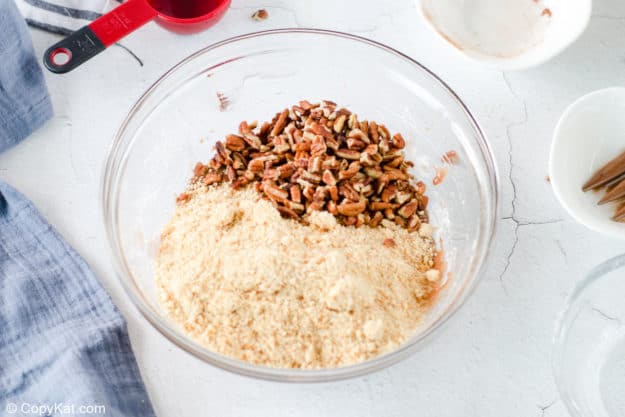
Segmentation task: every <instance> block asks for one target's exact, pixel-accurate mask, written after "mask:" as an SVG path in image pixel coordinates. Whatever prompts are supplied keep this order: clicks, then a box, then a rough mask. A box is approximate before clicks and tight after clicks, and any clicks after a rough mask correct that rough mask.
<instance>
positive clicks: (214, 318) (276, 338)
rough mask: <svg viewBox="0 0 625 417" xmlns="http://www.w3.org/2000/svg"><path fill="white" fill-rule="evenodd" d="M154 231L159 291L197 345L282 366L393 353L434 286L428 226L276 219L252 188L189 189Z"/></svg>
mask: <svg viewBox="0 0 625 417" xmlns="http://www.w3.org/2000/svg"><path fill="white" fill-rule="evenodd" d="M188 193H189V194H190V199H189V201H187V202H186V203H185V204H182V205H179V206H178V207H177V208H176V212H175V214H174V216H173V218H172V219H171V221H170V223H169V224H168V225H167V226H166V227H165V229H164V231H163V234H162V237H161V247H160V252H159V255H158V262H157V287H158V293H159V298H160V301H161V303H162V305H163V306H164V308H165V310H166V311H167V312H168V314H169V315H170V316H171V317H172V318H173V319H174V320H175V321H176V322H177V323H179V324H180V325H181V326H182V328H183V329H184V331H185V332H186V333H187V334H188V335H189V336H190V337H192V338H193V339H195V340H196V341H197V342H199V343H200V344H201V345H203V346H205V347H207V348H208V349H211V350H213V351H216V352H219V353H221V354H224V355H227V356H230V357H233V358H237V359H241V360H244V361H248V362H252V363H255V364H261V365H266V366H271V367H283V368H331V367H339V366H345V365H349V364H353V363H356V362H361V361H364V360H367V359H369V358H372V357H374V356H377V355H380V354H382V353H385V352H389V351H391V350H394V349H396V348H397V347H398V346H399V345H400V344H402V343H403V342H404V341H406V340H407V339H408V338H410V337H411V336H412V335H413V334H414V332H415V331H416V329H417V327H418V325H419V321H420V319H421V317H422V315H423V314H424V312H425V311H426V310H427V309H428V307H429V305H430V302H431V299H432V297H434V295H435V293H436V290H437V288H438V287H439V280H440V273H439V271H437V270H435V269H433V268H434V259H435V256H436V249H435V243H434V241H433V239H432V238H431V234H432V228H431V227H430V225H428V224H425V223H424V224H423V225H422V226H421V229H420V230H419V232H418V233H417V232H415V233H409V232H408V231H407V230H406V229H403V228H400V227H399V226H395V225H394V224H387V225H386V227H377V228H370V227H368V226H363V227H360V228H355V227H346V226H342V225H339V224H337V222H336V218H335V217H334V216H332V215H331V214H330V213H328V212H313V213H312V214H311V215H310V217H309V218H308V221H309V222H310V224H308V225H306V224H302V223H300V222H297V221H295V220H290V219H288V220H287V219H283V218H282V217H281V216H280V214H279V212H278V211H277V210H276V209H275V208H274V207H273V206H272V205H271V203H270V202H268V201H266V200H263V199H261V198H260V195H259V194H258V193H257V192H256V191H255V190H254V189H253V188H251V187H248V188H246V189H243V190H239V191H233V190H232V189H231V188H230V187H229V186H228V185H227V184H222V185H218V186H211V187H203V186H201V187H199V188H196V189H194V190H190V191H188Z"/></svg>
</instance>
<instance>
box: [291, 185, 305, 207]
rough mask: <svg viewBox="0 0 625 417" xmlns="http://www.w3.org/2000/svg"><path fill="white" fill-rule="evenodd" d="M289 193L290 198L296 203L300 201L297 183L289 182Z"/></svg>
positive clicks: (300, 193) (300, 195)
mask: <svg viewBox="0 0 625 417" xmlns="http://www.w3.org/2000/svg"><path fill="white" fill-rule="evenodd" d="M289 194H290V195H291V200H293V201H294V202H296V203H301V202H302V192H301V190H300V188H299V185H297V184H291V185H290V186H289Z"/></svg>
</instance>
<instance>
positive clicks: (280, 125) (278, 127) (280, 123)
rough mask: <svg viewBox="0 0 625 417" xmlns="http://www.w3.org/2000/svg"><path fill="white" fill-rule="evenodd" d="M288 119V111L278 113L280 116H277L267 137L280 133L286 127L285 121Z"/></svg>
mask: <svg viewBox="0 0 625 417" xmlns="http://www.w3.org/2000/svg"><path fill="white" fill-rule="evenodd" d="M288 117H289V110H288V109H284V110H283V111H282V113H280V115H279V116H278V120H277V121H276V124H275V125H273V129H271V132H270V133H269V136H277V135H279V134H280V133H282V130H283V129H284V127H285V126H286V121H287V118H288Z"/></svg>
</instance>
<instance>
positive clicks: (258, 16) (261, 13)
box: [252, 9, 269, 21]
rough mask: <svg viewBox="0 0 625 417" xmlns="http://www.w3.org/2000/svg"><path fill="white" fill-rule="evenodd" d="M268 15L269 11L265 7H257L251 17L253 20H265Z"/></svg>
mask: <svg viewBox="0 0 625 417" xmlns="http://www.w3.org/2000/svg"><path fill="white" fill-rule="evenodd" d="M268 17H269V12H267V10H265V9H258V10H256V11H255V12H254V13H253V14H252V19H254V20H258V21H260V20H265V19H267V18H268Z"/></svg>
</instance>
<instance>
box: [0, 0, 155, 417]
mask: <svg viewBox="0 0 625 417" xmlns="http://www.w3.org/2000/svg"><path fill="white" fill-rule="evenodd" d="M0 29H1V30H2V36H0V150H4V149H6V148H8V147H10V146H12V145H13V144H15V143H17V142H18V141H20V140H21V139H23V138H25V137H26V136H28V135H29V134H30V133H31V132H32V131H33V130H35V129H36V128H38V127H39V126H40V125H41V124H43V123H44V122H45V121H46V120H47V119H49V118H50V116H51V114H52V110H51V105H50V100H49V97H48V94H47V91H46V88H45V84H44V80H43V75H42V73H41V70H40V69H39V66H38V63H37V60H36V58H35V57H34V53H33V49H32V45H31V42H30V38H29V36H28V32H27V29H26V26H25V23H24V22H23V20H22V18H21V16H20V15H19V13H18V12H17V9H16V8H15V5H14V4H13V1H12V0H0ZM34 175H36V173H35V174H34ZM89 406H98V407H103V408H99V410H100V413H99V414H96V413H91V415H94V414H96V415H105V416H114V417H153V416H154V413H153V411H152V408H151V405H150V401H149V399H148V396H147V393H146V391H145V387H144V385H143V382H142V380H141V376H140V374H139V369H138V367H137V364H136V362H135V358H134V356H133V353H132V349H131V347H130V342H129V339H128V333H127V330H126V324H125V322H124V319H123V318H122V316H121V315H120V313H119V311H118V310H117V309H116V308H115V306H114V305H113V303H112V302H111V299H110V298H109V296H108V294H106V292H105V291H104V289H103V288H102V287H101V286H100V284H99V283H98V281H97V279H96V278H95V276H94V275H93V273H92V272H91V271H90V270H89V267H88V266H87V264H86V263H85V261H84V260H83V259H82V258H81V257H80V256H79V255H78V254H77V253H76V252H75V251H74V250H73V249H72V248H71V247H69V245H68V244H67V243H65V241H63V239H62V238H61V237H60V236H59V235H58V233H56V232H55V231H54V229H52V227H51V226H50V225H49V224H48V223H47V222H46V221H45V219H43V218H42V217H41V215H40V214H39V212H38V211H37V209H36V208H35V207H34V206H33V205H32V203H31V202H30V201H28V200H27V199H26V198H24V197H23V196H22V195H21V194H19V193H18V192H17V191H15V190H14V189H13V188H11V187H10V186H9V185H7V184H5V183H3V182H2V181H0V416H9V415H15V416H26V415H46V416H48V415H49V416H67V415H71V416H79V415H87V414H89V413H87V412H85V411H88V409H84V408H81V407H89ZM33 407H36V408H33ZM70 407H72V408H70ZM92 410H93V409H92ZM35 411H36V412H35ZM102 411H105V413H102Z"/></svg>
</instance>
